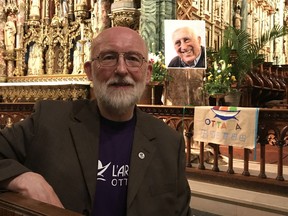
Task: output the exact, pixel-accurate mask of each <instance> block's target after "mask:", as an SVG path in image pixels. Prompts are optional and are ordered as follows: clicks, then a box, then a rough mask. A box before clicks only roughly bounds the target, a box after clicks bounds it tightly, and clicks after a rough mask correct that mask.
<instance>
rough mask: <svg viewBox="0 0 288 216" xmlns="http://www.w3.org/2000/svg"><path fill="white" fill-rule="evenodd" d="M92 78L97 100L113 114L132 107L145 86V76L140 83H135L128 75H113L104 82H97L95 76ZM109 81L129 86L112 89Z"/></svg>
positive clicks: (121, 112)
mask: <svg viewBox="0 0 288 216" xmlns="http://www.w3.org/2000/svg"><path fill="white" fill-rule="evenodd" d="M93 79H94V82H93V83H94V84H93V85H94V86H93V88H94V94H95V97H96V99H97V102H98V103H99V104H101V105H103V106H104V107H106V108H107V109H108V110H110V111H111V112H114V113H115V114H124V113H125V112H126V111H127V109H129V108H131V107H133V106H134V105H135V104H136V103H137V102H138V101H139V100H140V98H141V96H142V94H143V92H144V90H145V86H146V83H145V80H146V78H144V79H143V80H144V81H143V82H142V83H135V82H134V80H133V79H132V78H131V77H128V76H127V77H125V78H121V77H119V76H117V77H113V78H111V79H110V80H108V81H107V82H106V83H101V82H99V80H97V79H96V78H95V77H94V78H93ZM111 83H128V84H130V85H131V86H130V87H129V88H128V89H119V90H114V89H113V88H109V84H111Z"/></svg>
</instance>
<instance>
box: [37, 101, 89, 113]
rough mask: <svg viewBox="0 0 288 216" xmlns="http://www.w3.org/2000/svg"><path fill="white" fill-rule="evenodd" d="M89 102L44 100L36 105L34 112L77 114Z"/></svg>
mask: <svg viewBox="0 0 288 216" xmlns="http://www.w3.org/2000/svg"><path fill="white" fill-rule="evenodd" d="M89 103H90V101H89V100H75V101H64V100H42V101H38V102H36V104H35V107H34V110H35V111H38V110H41V111H43V112H47V113H54V114H57V113H63V112H65V113H68V112H72V111H73V112H75V111H77V110H80V109H82V108H83V107H84V106H88V105H89Z"/></svg>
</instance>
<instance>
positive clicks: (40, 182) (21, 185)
mask: <svg viewBox="0 0 288 216" xmlns="http://www.w3.org/2000/svg"><path fill="white" fill-rule="evenodd" d="M6 189H8V190H10V191H13V192H17V193H20V194H22V195H24V196H26V197H29V198H32V199H35V200H39V201H42V202H45V203H49V204H51V205H55V206H58V207H60V208H64V207H63V205H62V203H61V201H60V200H59V198H58V196H57V195H56V193H55V192H54V190H53V188H52V187H51V186H50V185H49V184H48V182H47V181H46V180H45V179H44V178H43V177H42V176H41V175H39V174H37V173H34V172H26V173H23V174H21V175H19V176H16V177H15V178H13V179H12V180H9V181H8V182H7V184H6Z"/></svg>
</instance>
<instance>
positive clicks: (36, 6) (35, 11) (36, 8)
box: [30, 0, 40, 17]
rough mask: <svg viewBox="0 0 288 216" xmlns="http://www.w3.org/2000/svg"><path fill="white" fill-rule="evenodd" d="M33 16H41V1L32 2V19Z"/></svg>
mask: <svg viewBox="0 0 288 216" xmlns="http://www.w3.org/2000/svg"><path fill="white" fill-rule="evenodd" d="M33 16H36V17H37V16H38V17H39V16H40V1H39V0H32V4H31V10H30V17H33Z"/></svg>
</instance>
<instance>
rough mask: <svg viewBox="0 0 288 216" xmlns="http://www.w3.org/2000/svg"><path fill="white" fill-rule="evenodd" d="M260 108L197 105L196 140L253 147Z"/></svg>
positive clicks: (195, 115) (195, 120) (195, 118)
mask: <svg viewBox="0 0 288 216" xmlns="http://www.w3.org/2000/svg"><path fill="white" fill-rule="evenodd" d="M258 113H259V108H247V107H226V106H214V107H213V106H196V107H195V113H194V136H193V137H194V140H195V141H200V142H208V143H214V144H221V145H228V146H236V147H241V148H248V149H253V148H255V146H256V141H257V130H258V128H257V126H258Z"/></svg>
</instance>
